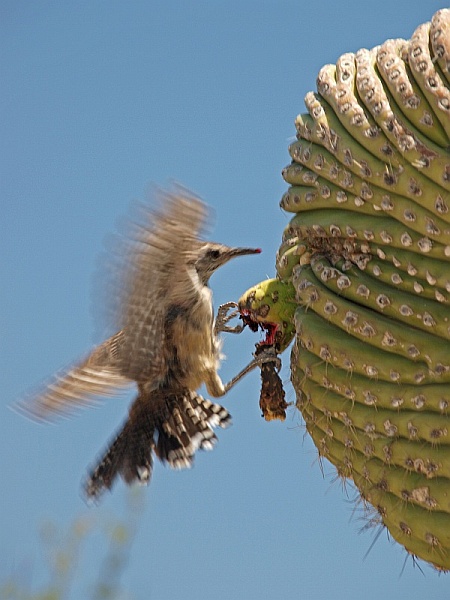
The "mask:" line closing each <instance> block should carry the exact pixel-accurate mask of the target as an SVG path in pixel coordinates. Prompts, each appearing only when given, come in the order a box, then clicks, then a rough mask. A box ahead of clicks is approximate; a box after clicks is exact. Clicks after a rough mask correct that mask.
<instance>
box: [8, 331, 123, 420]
mask: <svg viewBox="0 0 450 600" xmlns="http://www.w3.org/2000/svg"><path fill="white" fill-rule="evenodd" d="M120 336H121V334H120V333H119V334H117V335H115V336H113V337H112V338H110V339H108V340H106V341H105V342H104V343H103V344H101V345H100V346H98V347H97V348H95V349H94V350H93V352H91V354H90V355H89V356H88V357H87V358H86V359H84V360H82V361H80V362H79V363H78V364H75V365H72V366H69V367H67V368H66V369H61V370H60V371H58V372H57V373H55V375H53V377H51V378H50V379H49V380H48V381H46V382H44V383H43V384H42V385H41V386H38V387H37V388H35V389H34V390H31V391H30V392H29V393H28V394H26V395H25V396H23V398H21V399H20V400H19V401H18V402H17V403H16V404H15V405H14V406H13V409H14V410H16V411H17V412H19V413H21V414H24V415H25V416H28V417H30V418H31V419H33V420H35V421H52V420H54V419H56V418H58V417H62V416H71V415H72V414H73V413H75V412H76V410H77V409H79V408H83V407H85V406H91V405H93V404H95V403H96V402H98V400H99V396H112V395H115V394H117V393H118V391H119V390H121V389H123V388H127V387H129V386H130V385H131V384H132V382H131V381H130V380H128V379H126V378H124V377H123V376H122V375H121V374H120V373H119V371H118V370H117V369H116V368H115V367H114V366H113V364H114V356H115V353H116V350H117V347H118V343H120Z"/></svg>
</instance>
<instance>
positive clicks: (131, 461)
mask: <svg viewBox="0 0 450 600" xmlns="http://www.w3.org/2000/svg"><path fill="white" fill-rule="evenodd" d="M209 214H210V212H209V209H208V206H207V205H206V204H205V203H204V202H203V201H202V200H200V199H199V198H198V197H196V196H195V195H194V194H192V193H190V192H188V191H187V190H186V189H184V188H182V187H181V186H177V187H176V189H175V190H172V191H163V190H159V192H158V194H157V202H153V203H146V204H141V205H140V207H139V210H138V214H137V216H136V217H135V218H134V220H131V219H129V220H128V221H127V222H126V226H125V227H123V232H122V234H121V235H120V236H119V237H116V239H115V243H114V244H111V245H110V246H111V247H110V251H109V253H108V260H107V268H106V270H105V272H106V273H107V276H106V277H105V278H104V279H105V281H106V282H107V283H108V285H106V284H105V289H104V296H105V297H107V298H108V299H109V317H110V322H111V326H112V327H114V331H115V333H114V334H113V335H112V336H110V337H109V338H107V339H106V340H105V341H104V342H103V343H101V344H100V345H98V346H97V347H95V348H94V349H93V350H92V351H91V352H90V353H89V354H88V355H87V356H86V357H85V358H83V359H81V360H79V361H78V362H75V363H74V364H73V365H71V366H69V367H68V368H65V369H62V370H61V371H59V372H57V373H56V374H55V375H54V376H53V377H52V378H51V379H50V380H48V381H47V382H46V383H44V385H43V386H40V387H39V388H38V389H36V390H33V391H32V392H29V393H28V394H26V395H25V396H24V397H23V398H22V399H21V400H20V401H19V402H18V403H17V404H16V409H17V410H18V411H19V412H21V413H22V414H25V415H26V416H28V417H31V418H33V419H35V420H38V421H52V420H54V418H56V417H58V416H63V415H70V414H71V413H73V412H74V411H76V409H78V408H81V407H84V406H88V405H90V404H92V403H95V402H96V401H98V399H99V398H100V397H102V396H106V397H108V396H112V395H115V394H117V393H118V392H119V391H120V390H123V389H126V388H128V387H130V386H132V385H133V384H134V385H135V386H136V387H137V392H138V394H137V396H136V398H135V399H134V401H133V402H132V404H131V406H130V408H129V412H128V417H127V419H126V420H125V422H124V424H123V425H122V427H121V428H120V429H119V431H118V433H116V435H115V436H114V438H113V439H112V441H111V442H110V443H109V445H108V446H107V448H106V450H105V451H104V452H103V454H102V455H100V457H99V458H98V460H97V462H96V463H95V464H94V466H93V467H92V468H90V469H89V471H88V474H87V477H86V478H85V480H84V483H83V490H84V494H85V497H86V499H87V500H88V501H94V502H96V501H97V500H98V499H99V498H100V496H101V495H102V494H103V493H104V492H105V490H111V488H112V486H113V484H114V482H115V480H116V479H117V478H118V477H119V476H120V477H121V478H122V479H123V480H124V481H125V483H126V484H133V483H135V482H137V483H140V484H148V483H149V481H150V479H151V476H152V471H153V456H154V455H155V456H156V457H157V458H158V459H159V460H160V461H161V462H162V463H164V464H167V465H169V466H170V467H172V468H184V467H189V466H191V465H192V463H193V459H194V454H195V452H196V451H197V450H198V449H211V448H212V447H213V446H214V444H215V442H216V440H217V437H216V434H215V433H214V431H213V428H215V427H217V426H219V427H226V426H228V425H229V424H230V422H231V416H230V414H229V412H228V410H227V409H226V408H224V407H223V406H221V405H220V404H217V403H214V402H211V401H210V400H208V399H205V398H203V397H202V396H201V395H200V394H199V393H198V388H199V387H200V386H201V385H202V384H204V385H205V387H206V390H207V392H208V394H210V395H211V396H212V397H214V398H219V397H221V396H223V395H224V394H225V393H226V392H227V391H228V390H229V389H230V388H231V387H232V386H233V385H234V384H235V383H236V382H237V381H238V380H239V379H240V378H241V377H242V376H243V375H244V374H245V373H247V372H248V371H249V370H251V369H252V368H253V367H254V366H256V359H255V361H252V363H251V364H250V365H248V366H247V367H246V368H245V369H243V370H242V371H241V373H239V374H238V375H237V376H236V377H235V378H233V379H232V380H231V381H230V382H229V383H228V384H224V383H223V382H222V379H221V377H220V376H219V374H218V369H219V366H220V358H221V342H220V337H219V334H220V332H221V331H230V332H236V333H239V332H240V330H241V329H242V328H241V327H239V326H236V327H234V328H233V327H230V326H228V325H227V323H228V322H229V321H230V319H231V318H233V317H234V316H236V312H231V313H230V308H234V307H235V306H237V305H236V304H235V303H233V302H230V303H227V304H225V305H223V306H221V307H220V308H219V311H218V315H217V317H216V318H215V316H214V309H213V302H212V291H211V288H210V287H209V285H208V284H209V279H210V277H211V275H213V273H215V271H216V270H217V269H218V268H219V267H221V266H223V265H224V264H226V263H227V262H228V261H229V260H231V259H233V258H235V257H238V256H244V255H249V254H258V253H259V252H261V250H260V249H259V248H247V247H230V246H226V245H224V244H220V243H215V242H208V241H203V239H202V238H201V233H202V232H203V230H204V228H205V226H206V224H207V220H208V217H209ZM105 304H108V302H106V303H105Z"/></svg>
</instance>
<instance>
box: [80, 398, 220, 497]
mask: <svg viewBox="0 0 450 600" xmlns="http://www.w3.org/2000/svg"><path fill="white" fill-rule="evenodd" d="M230 423H231V416H230V414H229V413H228V411H227V410H226V409H225V408H224V407H223V406H221V405H220V404H215V403H213V402H210V401H209V400H206V399H205V398H203V397H202V396H200V395H199V394H197V393H196V392H191V391H189V390H183V391H182V392H178V393H174V392H171V393H169V392H167V390H164V389H158V390H153V391H152V392H150V393H149V394H145V393H143V392H142V391H141V393H140V394H139V396H138V397H137V398H136V400H135V401H134V403H133V405H132V406H131V408H130V415H129V418H128V420H127V421H126V423H125V424H124V426H123V428H122V429H121V430H120V432H119V434H118V435H117V436H116V437H115V439H114V440H113V442H112V443H111V444H110V446H109V447H108V449H107V450H106V452H105V454H104V455H103V456H102V457H101V458H100V460H99V461H98V463H97V464H96V466H95V467H94V468H93V469H92V470H91V471H90V473H89V475H88V478H87V480H86V482H85V484H84V491H85V494H86V496H87V498H88V500H94V501H95V500H97V499H98V498H99V497H100V495H101V494H102V493H103V491H104V490H105V489H111V487H112V485H113V483H114V481H115V479H116V478H117V476H121V477H122V479H123V480H124V481H125V482H126V483H127V484H128V485H130V484H132V483H135V482H136V483H140V484H143V485H146V484H148V483H149V482H150V479H151V476H152V470H153V453H155V455H156V456H157V457H158V458H159V460H160V461H161V462H163V463H166V464H168V465H169V466H170V467H172V468H174V469H182V468H187V467H190V466H192V463H193V459H194V454H195V452H196V451H197V450H199V449H200V450H211V449H212V448H213V447H214V445H215V443H216V442H217V436H216V435H215V433H214V431H213V428H214V427H222V428H224V427H227V426H228V425H229V424H230Z"/></svg>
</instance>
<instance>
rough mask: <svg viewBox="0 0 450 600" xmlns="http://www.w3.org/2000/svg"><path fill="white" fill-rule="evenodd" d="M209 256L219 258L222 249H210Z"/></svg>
mask: <svg viewBox="0 0 450 600" xmlns="http://www.w3.org/2000/svg"><path fill="white" fill-rule="evenodd" d="M209 256H210V258H219V256H220V251H219V250H210V251H209Z"/></svg>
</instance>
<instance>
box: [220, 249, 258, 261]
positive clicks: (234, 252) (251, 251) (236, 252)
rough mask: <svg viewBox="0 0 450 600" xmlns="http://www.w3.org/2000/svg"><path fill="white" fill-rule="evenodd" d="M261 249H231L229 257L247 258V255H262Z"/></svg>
mask: <svg viewBox="0 0 450 600" xmlns="http://www.w3.org/2000/svg"><path fill="white" fill-rule="evenodd" d="M260 253H261V248H230V252H229V255H228V257H229V258H230V259H231V258H234V257H235V256H245V255H246V254H260Z"/></svg>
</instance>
